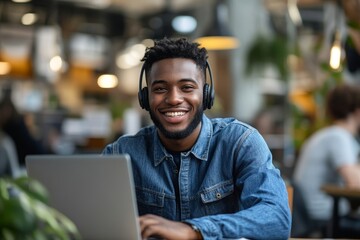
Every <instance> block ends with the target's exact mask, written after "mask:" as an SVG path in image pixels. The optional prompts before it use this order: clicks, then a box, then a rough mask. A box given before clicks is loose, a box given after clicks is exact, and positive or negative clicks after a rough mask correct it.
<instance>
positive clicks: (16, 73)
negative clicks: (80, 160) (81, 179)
mask: <svg viewBox="0 0 360 240" xmlns="http://www.w3.org/2000/svg"><path fill="white" fill-rule="evenodd" d="M359 13H360V3H359V1H358V0H343V1H341V0H339V1H335V0H1V1H0V89H1V91H0V99H3V98H9V99H10V100H11V101H12V102H13V104H14V106H15V109H16V111H17V113H18V115H19V116H21V117H22V118H23V121H24V124H25V126H26V128H27V129H28V131H29V137H31V138H33V139H34V141H35V142H36V144H38V145H37V146H38V147H39V148H40V149H41V152H44V153H45V152H46V153H55V154H73V153H100V152H101V150H102V149H103V148H104V146H105V145H106V144H107V143H109V142H111V141H113V140H115V139H116V138H117V137H118V136H120V135H122V134H125V133H134V132H136V131H137V130H138V129H139V128H140V127H142V126H145V125H147V124H150V123H151V121H150V120H149V118H148V116H147V115H148V114H147V112H145V111H144V110H142V109H141V108H140V107H139V105H138V101H137V92H138V84H139V72H140V68H141V62H140V59H141V57H142V56H143V54H144V51H145V48H146V47H147V46H151V45H152V41H151V39H159V38H162V37H164V36H166V37H169V38H170V37H180V36H183V37H187V38H189V39H190V40H194V41H198V42H200V43H201V44H202V45H203V46H205V47H207V48H208V50H209V62H210V65H211V66H212V71H213V78H214V85H215V91H216V98H215V105H214V107H213V108H212V109H211V110H208V111H207V112H206V113H207V115H209V116H212V117H217V116H233V117H236V118H238V119H239V120H242V121H244V122H247V123H250V124H252V125H254V126H255V127H257V128H258V129H259V131H260V132H261V133H262V134H263V136H264V138H265V140H266V141H267V143H268V145H269V147H270V149H271V150H272V152H273V155H274V163H275V164H276V165H277V166H278V167H279V168H280V169H281V170H282V173H283V175H284V176H285V177H290V176H291V174H292V170H293V168H294V166H295V164H296V157H297V153H298V150H299V148H300V147H301V144H302V143H303V141H304V140H305V139H306V138H307V137H308V136H309V135H310V134H311V133H313V132H314V131H315V130H316V129H318V128H320V127H321V126H323V125H324V124H326V121H327V120H326V118H325V115H324V105H323V104H324V96H325V94H326V92H327V90H328V89H329V88H330V87H332V86H334V85H336V84H339V83H341V82H352V83H355V84H360V74H359V72H360V60H359V59H360V57H359V54H360V37H359V35H360V28H359V25H360V20H359V19H360V14H359ZM206 36H212V38H211V39H210V40H211V41H210V42H208V40H206V39H204V38H203V37H206ZM215 37H217V38H215ZM225 37H231V38H230V39H228V38H226V39H223V38H225ZM218 40H225V42H222V43H221V42H217V41H218ZM1 111H2V112H0V115H1V116H2V117H3V118H4V116H5V115H6V114H5V110H1ZM1 116H0V118H1ZM0 123H1V121H0ZM17 129H18V130H19V129H20V128H17ZM23 134H24V133H22V135H23ZM23 136H24V135H23ZM20 144H23V145H22V146H23V148H27V147H29V146H30V145H29V144H30V143H27V142H25V141H23V142H22V143H20ZM31 149H32V150H33V151H34V149H36V147H31ZM39 152H40V150H39ZM19 157H21V156H19ZM19 162H20V164H23V162H22V160H19Z"/></svg>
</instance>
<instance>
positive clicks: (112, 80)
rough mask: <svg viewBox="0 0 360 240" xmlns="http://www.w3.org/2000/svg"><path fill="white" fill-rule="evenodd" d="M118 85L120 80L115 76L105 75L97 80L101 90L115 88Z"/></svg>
mask: <svg viewBox="0 0 360 240" xmlns="http://www.w3.org/2000/svg"><path fill="white" fill-rule="evenodd" d="M118 83H119V80H118V78H117V77H116V76H115V75H113V74H103V75H101V76H100V77H99V78H98V80H97V84H98V85H99V87H101V88H114V87H116V86H117V85H118Z"/></svg>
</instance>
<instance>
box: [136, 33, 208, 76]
mask: <svg viewBox="0 0 360 240" xmlns="http://www.w3.org/2000/svg"><path fill="white" fill-rule="evenodd" d="M167 58H187V59H191V60H193V61H194V62H195V64H196V66H197V67H199V69H201V70H202V71H203V72H204V74H205V72H206V66H207V58H208V56H207V50H206V49H205V48H200V44H198V43H196V42H190V41H188V40H187V39H186V38H177V39H169V38H163V39H160V40H154V46H153V47H148V48H146V51H145V55H144V57H143V58H142V59H141V61H144V69H145V72H146V73H148V72H149V71H150V69H151V67H152V65H153V64H154V63H155V62H157V61H160V60H163V59H167ZM204 76H205V75H204Z"/></svg>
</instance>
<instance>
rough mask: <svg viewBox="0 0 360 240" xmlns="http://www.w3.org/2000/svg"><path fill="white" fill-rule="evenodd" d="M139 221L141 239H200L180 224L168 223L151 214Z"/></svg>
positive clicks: (197, 234)
mask: <svg viewBox="0 0 360 240" xmlns="http://www.w3.org/2000/svg"><path fill="white" fill-rule="evenodd" d="M139 220H140V228H141V236H142V238H143V239H147V238H149V237H159V238H163V239H176V240H185V239H202V237H201V236H200V234H199V233H198V232H196V231H194V230H193V229H192V228H191V227H190V226H189V225H187V224H185V223H182V222H175V221H170V220H167V219H165V218H162V217H159V216H156V215H152V214H146V215H143V216H141V217H140V218H139Z"/></svg>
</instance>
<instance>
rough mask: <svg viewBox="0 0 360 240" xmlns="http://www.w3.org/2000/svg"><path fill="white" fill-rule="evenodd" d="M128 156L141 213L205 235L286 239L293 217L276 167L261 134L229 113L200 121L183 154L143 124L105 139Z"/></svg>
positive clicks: (112, 151) (111, 149) (114, 150)
mask: <svg viewBox="0 0 360 240" xmlns="http://www.w3.org/2000/svg"><path fill="white" fill-rule="evenodd" d="M119 153H128V154H129V155H130V156H131V159H132V169H133V175H134V182H135V186H136V198H137V203H138V211H139V215H143V214H147V213H151V214H156V215H159V216H162V217H164V218H167V219H170V220H175V221H183V222H187V223H190V224H193V225H195V226H197V227H198V228H199V230H200V231H201V234H202V235H203V237H204V239H225V238H230V239H235V238H241V237H243V238H250V239H287V238H288V237H289V236H290V226H291V214H290V210H289V206H288V199H287V192H286V187H285V184H284V181H283V179H282V178H281V176H280V172H279V170H278V169H276V168H275V167H274V166H273V164H272V155H271V152H270V150H269V148H268V146H267V144H266V143H265V141H264V139H263V138H262V137H261V135H260V134H259V132H258V131H257V130H256V129H254V128H252V127H251V126H249V125H247V124H245V123H242V122H240V121H238V120H236V119H233V118H221V119H220V118H216V119H211V120H210V119H209V118H207V117H206V116H205V115H204V116H203V118H202V127H201V132H200V136H199V138H198V139H197V141H196V143H195V145H194V146H193V147H192V148H191V150H190V151H188V152H182V153H181V154H178V155H177V158H178V161H179V164H178V165H177V164H176V163H175V161H174V160H175V159H174V157H173V155H172V154H171V153H170V152H168V151H167V150H166V149H165V147H164V146H163V145H162V144H161V141H160V139H159V136H158V134H157V129H156V127H154V126H149V127H145V128H143V129H141V130H140V131H139V132H138V133H137V134H136V135H134V136H130V135H125V136H122V137H120V138H119V139H118V140H117V141H116V142H114V143H112V144H109V145H107V146H106V148H105V149H104V151H103V154H119Z"/></svg>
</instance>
